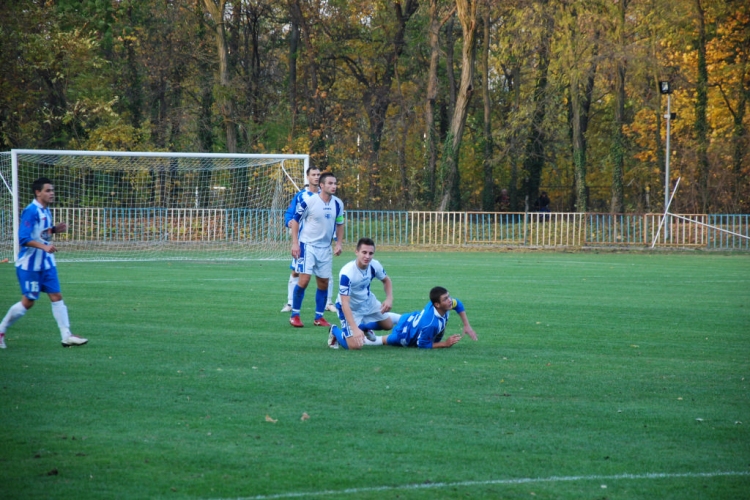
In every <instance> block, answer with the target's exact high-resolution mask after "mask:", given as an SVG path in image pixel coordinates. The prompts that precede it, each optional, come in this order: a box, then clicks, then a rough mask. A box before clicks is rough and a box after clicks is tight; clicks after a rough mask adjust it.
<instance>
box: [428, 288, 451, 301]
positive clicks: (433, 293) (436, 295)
mask: <svg viewBox="0 0 750 500" xmlns="http://www.w3.org/2000/svg"><path fill="white" fill-rule="evenodd" d="M446 293H448V290H446V289H445V288H443V287H442V286H436V287H434V288H433V289H432V290H430V302H431V303H432V304H439V303H440V297H442V296H443V295H445V294H446Z"/></svg>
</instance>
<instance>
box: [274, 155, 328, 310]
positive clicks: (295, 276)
mask: <svg viewBox="0 0 750 500" xmlns="http://www.w3.org/2000/svg"><path fill="white" fill-rule="evenodd" d="M319 180H320V168H318V167H316V166H315V165H311V166H310V167H308V168H307V184H305V188H304V189H303V190H302V191H300V192H299V193H297V194H296V195H294V197H293V198H292V201H291V203H289V207H288V208H287V209H286V212H284V226H285V227H287V228H289V222H291V220H292V217H294V213H295V212H296V211H297V205H299V202H300V201H301V200H306V199H307V198H309V197H311V196H312V195H314V194H316V193H317V192H319V191H320V186H319ZM290 231H291V229H290ZM296 267H297V266H296V265H295V261H294V259H292V263H291V264H290V265H289V269H291V274H290V275H289V281H288V282H287V296H286V304H284V307H282V308H281V312H290V311H291V310H292V300H294V287H295V286H297V281H299V273H298V272H297V271H296V270H295V269H296ZM332 299H333V280H329V283H328V298H327V301H326V311H333V312H336V307H335V306H334V305H333V300H332Z"/></svg>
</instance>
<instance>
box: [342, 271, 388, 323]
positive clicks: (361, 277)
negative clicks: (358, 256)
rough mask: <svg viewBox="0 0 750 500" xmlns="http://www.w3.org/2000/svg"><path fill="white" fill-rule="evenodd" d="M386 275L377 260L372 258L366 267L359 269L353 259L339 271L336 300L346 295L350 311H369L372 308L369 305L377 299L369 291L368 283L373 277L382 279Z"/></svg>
mask: <svg viewBox="0 0 750 500" xmlns="http://www.w3.org/2000/svg"><path fill="white" fill-rule="evenodd" d="M386 277H387V276H386V273H385V269H383V266H382V264H380V262H378V261H377V260H375V259H372V260H371V261H370V264H369V265H368V266H367V268H366V269H360V268H359V267H358V266H357V261H356V260H353V261H351V262H349V263H348V264H346V265H345V266H344V267H342V268H341V272H339V296H338V298H337V299H336V300H337V302H339V303H341V296H342V295H348V296H349V305H350V306H351V309H352V311H363V312H364V313H369V312H370V311H371V309H372V308H371V307H369V305H372V304H373V303H376V302H377V300H378V299H377V298H376V297H375V295H373V294H372V292H370V283H372V280H373V279H379V280H380V281H383V280H384V279H385V278H386Z"/></svg>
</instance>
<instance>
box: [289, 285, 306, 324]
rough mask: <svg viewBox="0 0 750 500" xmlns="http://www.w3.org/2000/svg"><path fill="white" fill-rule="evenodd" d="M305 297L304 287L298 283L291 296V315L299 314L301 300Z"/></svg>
mask: <svg viewBox="0 0 750 500" xmlns="http://www.w3.org/2000/svg"><path fill="white" fill-rule="evenodd" d="M304 298H305V289H304V288H302V287H300V286H299V285H295V287H294V295H293V296H292V316H299V310H300V309H301V308H302V300H303V299H304Z"/></svg>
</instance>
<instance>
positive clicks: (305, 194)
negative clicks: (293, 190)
mask: <svg viewBox="0 0 750 500" xmlns="http://www.w3.org/2000/svg"><path fill="white" fill-rule="evenodd" d="M314 194H315V193H313V192H312V191H310V190H309V189H307V188H306V189H303V190H302V191H300V192H299V193H297V194H295V195H294V196H293V197H292V201H291V203H289V207H288V208H287V209H286V212H284V227H289V222H291V220H292V219H293V218H294V214H295V212H297V206H298V205H299V202H300V201H301V200H306V199H308V198H309V197H311V196H312V195H314Z"/></svg>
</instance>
